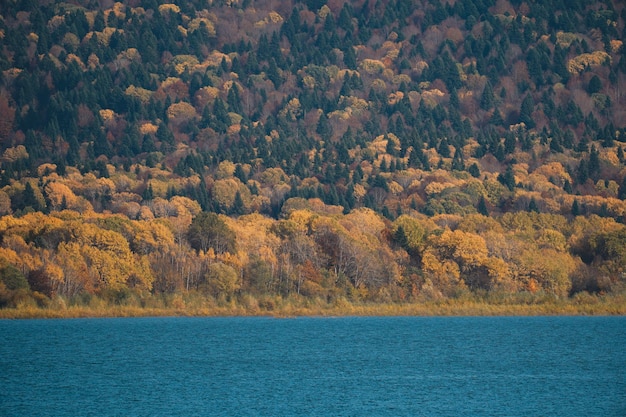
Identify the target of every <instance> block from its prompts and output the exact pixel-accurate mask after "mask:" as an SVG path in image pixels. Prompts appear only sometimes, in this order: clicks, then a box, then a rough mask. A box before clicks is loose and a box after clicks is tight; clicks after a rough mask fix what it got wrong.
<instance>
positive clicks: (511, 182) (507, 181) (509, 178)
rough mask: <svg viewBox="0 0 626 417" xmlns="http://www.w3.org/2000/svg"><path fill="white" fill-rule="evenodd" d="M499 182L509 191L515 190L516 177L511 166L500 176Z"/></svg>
mask: <svg viewBox="0 0 626 417" xmlns="http://www.w3.org/2000/svg"><path fill="white" fill-rule="evenodd" d="M498 181H499V182H500V183H501V184H502V185H504V186H506V187H507V188H508V189H509V191H513V190H514V189H515V175H514V174H513V168H512V167H511V165H509V166H508V167H507V168H506V171H504V173H501V174H500V175H498Z"/></svg>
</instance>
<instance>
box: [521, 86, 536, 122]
mask: <svg viewBox="0 0 626 417" xmlns="http://www.w3.org/2000/svg"><path fill="white" fill-rule="evenodd" d="M534 110H535V101H534V100H533V96H532V95H531V94H530V93H529V94H527V95H526V97H524V101H522V105H521V107H520V112H519V121H520V122H522V123H524V124H525V125H526V127H527V128H529V129H532V128H533V127H535V121H534V120H533V111H534Z"/></svg>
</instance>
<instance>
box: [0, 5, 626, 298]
mask: <svg viewBox="0 0 626 417" xmlns="http://www.w3.org/2000/svg"><path fill="white" fill-rule="evenodd" d="M0 14H1V16H0V48H1V50H0V154H1V158H0V216H2V217H0V237H1V242H0V243H1V244H0V307H12V306H19V305H24V304H29V303H31V304H32V303H38V304H39V305H42V306H46V305H49V304H50V303H54V302H57V303H58V302H59V300H61V301H62V302H64V303H89V302H90V300H92V299H93V297H94V296H96V298H98V299H106V300H109V301H113V302H117V303H123V302H125V300H128V299H142V300H145V299H146V297H148V298H149V297H154V296H159V297H161V296H162V297H164V298H163V299H167V300H173V299H177V298H176V297H174V296H180V295H181V294H183V295H184V294H190V293H193V294H202V296H203V297H205V298H206V299H207V300H213V301H215V302H218V303H227V302H235V300H236V301H237V302H241V303H244V304H245V303H247V304H251V305H258V304H259V303H261V304H263V303H266V304H267V303H269V304H271V301H268V300H274V299H275V298H276V297H295V298H298V299H310V300H318V301H319V300H322V301H324V302H334V301H336V300H343V299H347V300H350V301H378V302H412V301H420V300H437V299H446V298H455V297H461V296H467V295H468V294H470V295H471V294H473V295H474V296H482V295H485V294H492V295H493V294H498V295H507V296H515V297H517V299H529V300H531V299H533V297H556V298H565V297H578V298H580V299H582V298H584V297H590V296H588V295H587V294H599V295H603V294H617V293H621V292H623V291H624V284H626V270H625V268H626V227H625V226H624V220H625V219H626V202H625V201H624V200H625V197H626V156H625V155H624V150H625V149H626V94H624V92H623V91H622V90H623V89H624V88H626V46H624V41H625V40H626V27H625V23H626V5H625V4H624V3H623V2H621V1H618V0H612V1H611V0H602V1H596V2H588V1H583V0H568V1H549V2H539V1H532V0H530V1H518V0H462V1H461V0H355V1H342V0H329V1H325V0H280V1H277V0H214V1H212V0H189V1H173V2H172V3H164V2H163V1H161V0H130V1H125V2H123V3H120V2H113V1H112V0H91V1H87V2H85V1H69V2H56V1H52V0H50V1H46V0H40V1H36V0H23V1H22V0H6V1H3V2H1V3H0ZM524 297H526V298H524ZM178 299H179V300H180V298H178ZM55 300H56V301H55ZM255 303H256V304H255Z"/></svg>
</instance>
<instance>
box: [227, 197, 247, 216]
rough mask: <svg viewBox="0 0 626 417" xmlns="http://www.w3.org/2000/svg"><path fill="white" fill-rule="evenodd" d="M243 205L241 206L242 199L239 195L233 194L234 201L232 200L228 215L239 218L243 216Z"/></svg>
mask: <svg viewBox="0 0 626 417" xmlns="http://www.w3.org/2000/svg"><path fill="white" fill-rule="evenodd" d="M245 210H246V208H245V205H244V204H243V199H242V198H241V193H240V192H239V191H237V193H236V194H235V199H234V200H233V205H232V206H231V207H230V213H231V214H234V215H236V216H241V215H242V214H245Z"/></svg>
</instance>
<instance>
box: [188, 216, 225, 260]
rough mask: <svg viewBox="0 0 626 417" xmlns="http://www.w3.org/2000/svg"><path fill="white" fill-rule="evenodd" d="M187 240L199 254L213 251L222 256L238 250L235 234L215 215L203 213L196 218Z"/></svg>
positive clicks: (190, 227)
mask: <svg viewBox="0 0 626 417" xmlns="http://www.w3.org/2000/svg"><path fill="white" fill-rule="evenodd" d="M187 239H188V240H189V244H190V245H191V247H192V248H194V249H195V250H197V251H199V252H200V251H201V252H206V251H208V250H209V249H213V250H214V251H215V253H217V254H220V253H225V252H229V253H234V252H235V250H236V243H235V233H234V232H233V231H232V230H231V229H230V228H229V227H228V225H226V223H225V222H224V221H223V220H222V219H221V218H220V217H219V216H218V215H217V214H215V213H207V212H201V213H199V214H198V215H197V216H196V217H194V219H193V221H192V222H191V225H190V226H189V230H188V232H187Z"/></svg>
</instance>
